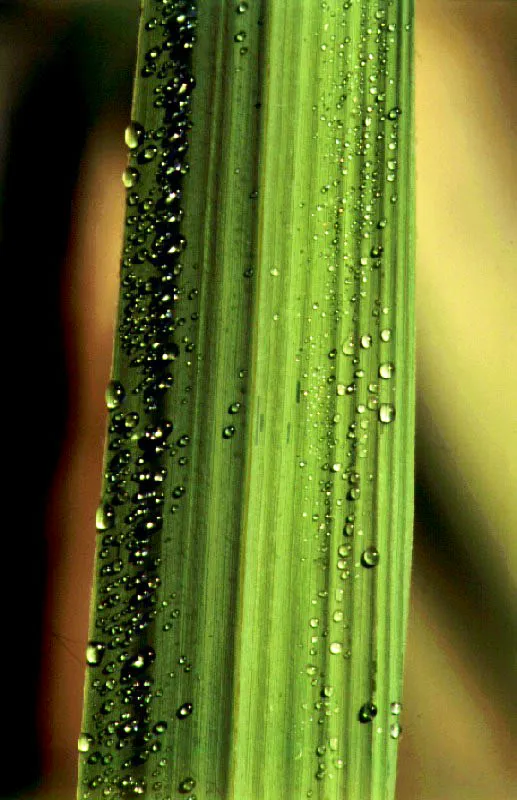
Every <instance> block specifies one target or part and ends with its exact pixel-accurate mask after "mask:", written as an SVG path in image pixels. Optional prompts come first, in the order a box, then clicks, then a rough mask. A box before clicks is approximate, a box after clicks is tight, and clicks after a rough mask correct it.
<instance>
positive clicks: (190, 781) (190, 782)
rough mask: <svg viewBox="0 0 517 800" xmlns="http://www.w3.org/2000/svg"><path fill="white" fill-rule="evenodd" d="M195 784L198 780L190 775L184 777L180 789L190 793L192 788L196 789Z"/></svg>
mask: <svg viewBox="0 0 517 800" xmlns="http://www.w3.org/2000/svg"><path fill="white" fill-rule="evenodd" d="M195 785H196V781H195V780H194V778H191V777H188V778H184V779H183V780H182V781H181V783H180V785H179V786H178V789H179V791H180V792H181V794H188V793H189V792H191V791H192V789H194V787H195Z"/></svg>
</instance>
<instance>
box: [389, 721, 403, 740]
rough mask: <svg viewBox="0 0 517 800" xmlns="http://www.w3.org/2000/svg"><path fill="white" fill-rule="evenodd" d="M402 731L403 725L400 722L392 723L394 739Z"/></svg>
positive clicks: (391, 732)
mask: <svg viewBox="0 0 517 800" xmlns="http://www.w3.org/2000/svg"><path fill="white" fill-rule="evenodd" d="M401 733H402V727H401V726H400V724H399V723H398V722H393V723H392V724H391V725H390V736H391V738H392V739H398V738H399V736H400V734H401Z"/></svg>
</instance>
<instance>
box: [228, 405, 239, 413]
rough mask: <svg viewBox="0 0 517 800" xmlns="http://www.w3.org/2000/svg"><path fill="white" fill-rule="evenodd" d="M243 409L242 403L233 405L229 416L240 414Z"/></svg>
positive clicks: (229, 410)
mask: <svg viewBox="0 0 517 800" xmlns="http://www.w3.org/2000/svg"><path fill="white" fill-rule="evenodd" d="M240 408H241V404H240V403H232V404H231V406H230V407H229V409H228V414H238V413H239V411H240Z"/></svg>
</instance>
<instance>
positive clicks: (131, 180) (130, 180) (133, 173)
mask: <svg viewBox="0 0 517 800" xmlns="http://www.w3.org/2000/svg"><path fill="white" fill-rule="evenodd" d="M139 180H140V173H139V171H138V170H137V169H135V168H134V167H128V168H127V169H125V170H124V172H123V173H122V183H123V184H124V186H125V187H126V189H132V188H133V186H136V184H137V183H138V181H139Z"/></svg>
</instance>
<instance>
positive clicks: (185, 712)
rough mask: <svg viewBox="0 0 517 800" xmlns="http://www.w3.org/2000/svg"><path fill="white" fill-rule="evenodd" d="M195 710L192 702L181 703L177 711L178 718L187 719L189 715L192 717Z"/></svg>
mask: <svg viewBox="0 0 517 800" xmlns="http://www.w3.org/2000/svg"><path fill="white" fill-rule="evenodd" d="M193 710H194V706H193V705H192V703H183V705H181V706H180V707H179V708H178V710H177V711H176V716H177V717H178V719H186V718H187V717H190V715H191V714H192V712H193Z"/></svg>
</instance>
